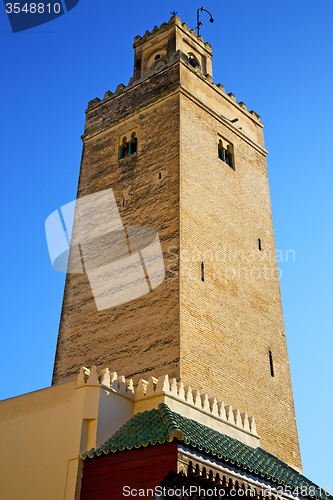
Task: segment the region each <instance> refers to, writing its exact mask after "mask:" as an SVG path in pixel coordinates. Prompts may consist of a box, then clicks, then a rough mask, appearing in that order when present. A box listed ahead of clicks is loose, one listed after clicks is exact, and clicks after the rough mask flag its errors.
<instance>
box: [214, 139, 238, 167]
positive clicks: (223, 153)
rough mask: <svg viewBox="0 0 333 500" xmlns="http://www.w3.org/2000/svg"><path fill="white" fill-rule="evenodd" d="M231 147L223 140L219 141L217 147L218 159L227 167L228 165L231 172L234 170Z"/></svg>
mask: <svg viewBox="0 0 333 500" xmlns="http://www.w3.org/2000/svg"><path fill="white" fill-rule="evenodd" d="M233 156H234V155H233V147H232V144H231V143H229V142H227V141H226V140H225V139H223V140H222V139H220V140H219V145H218V157H219V158H220V160H222V161H224V163H226V164H227V165H229V167H230V168H232V169H233V170H234V169H235V167H234V158H233Z"/></svg>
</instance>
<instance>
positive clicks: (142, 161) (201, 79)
mask: <svg viewBox="0 0 333 500" xmlns="http://www.w3.org/2000/svg"><path fill="white" fill-rule="evenodd" d="M176 28H177V27H175V28H174V29H176ZM191 36H192V37H193V38H195V37H196V35H195V34H192V35H191ZM173 38H175V37H174V35H173ZM169 45H170V44H169ZM140 50H141V49H140ZM170 50H171V49H170ZM172 50H175V47H173V49H172ZM168 57H169V62H166V63H164V66H162V67H160V69H159V70H158V71H152V72H151V73H150V74H147V75H144V77H143V78H141V79H138V80H137V81H136V82H134V84H132V85H129V86H128V87H126V88H124V89H122V90H121V91H120V92H119V93H118V94H116V95H112V96H111V97H108V98H106V99H104V100H103V101H100V102H99V100H96V102H95V103H94V105H93V106H91V107H89V108H88V110H87V119H86V127H85V133H84V135H83V154H82V161H81V169H80V177H79V186H78V195H77V196H78V198H81V197H84V196H86V195H89V194H91V193H96V192H99V191H102V190H104V189H108V188H112V189H113V192H114V195H115V198H116V201H117V205H118V208H119V211H120V214H121V218H122V222H123V224H124V226H125V227H126V226H129V225H137V226H149V227H152V228H154V229H155V230H156V231H157V232H158V235H159V238H160V241H161V245H162V250H163V257H164V264H165V272H166V278H165V280H164V281H163V283H162V284H161V285H159V286H158V287H157V288H156V289H154V290H153V291H151V292H150V293H148V294H146V295H143V296H142V297H140V298H138V299H136V300H133V301H131V302H128V303H125V304H122V305H120V306H117V307H115V308H112V309H107V310H103V311H97V308H96V305H95V302H94V298H93V294H92V291H91V288H90V285H89V281H88V278H87V275H86V274H85V273H83V274H68V275H67V278H66V285H65V292H64V300H63V307H62V314H61V320H60V328H59V337H58V344H57V352H56V359H55V367H54V374H53V383H54V384H57V383H61V382H64V381H66V380H70V379H73V378H74V377H75V376H76V375H77V373H78V371H79V369H80V367H81V366H88V367H89V366H92V365H93V364H95V365H97V367H98V368H100V369H102V368H105V367H108V368H109V369H110V370H111V371H117V372H118V374H119V375H125V376H126V377H133V380H134V383H136V382H137V381H138V380H139V378H141V377H143V378H145V379H148V377H149V376H151V375H153V376H154V377H159V376H160V375H164V374H168V375H169V376H170V377H176V378H177V379H181V380H182V381H183V383H184V385H190V386H191V388H192V389H199V390H200V391H202V392H207V393H208V395H209V396H210V397H216V398H217V399H218V401H219V400H222V401H223V402H224V404H229V405H232V407H233V408H239V409H240V410H241V411H246V412H247V414H249V415H253V416H254V417H255V420H256V425H257V430H258V434H259V435H260V437H261V444H260V446H261V447H262V448H264V449H265V450H267V451H268V452H270V453H272V454H274V455H275V456H277V457H278V458H280V459H281V460H283V461H285V462H287V463H288V464H290V465H291V466H293V467H296V468H299V469H300V468H301V460H300V452H299V445H298V437H297V428H296V420H295V412H294V405H293V395H292V388H291V379H290V371H289V361H288V353H287V345H286V337H285V331H284V323H283V314H282V304H281V297H280V287H279V278H278V269H277V262H276V256H275V242H274V233H273V225H272V215H271V205H270V195H269V186H268V177H267V166H266V151H265V149H264V142H263V135H262V124H261V122H260V120H259V117H258V115H256V114H251V113H249V112H248V111H247V110H246V108H245V109H244V108H243V107H242V106H240V105H239V104H238V103H237V102H236V101H235V100H234V98H233V96H228V95H227V94H225V92H224V91H223V90H221V88H218V87H217V86H215V85H214V83H213V82H212V80H211V78H210V79H209V78H205V75H202V74H201V73H200V71H198V70H197V69H196V68H193V67H192V66H190V64H188V60H186V57H184V55H183V54H182V53H181V51H178V52H177V51H175V52H174V53H173V54H172V57H171V54H170V53H168ZM139 62H140V61H139ZM139 67H140V66H139V63H138V62H137V61H136V71H137V73H139V70H138V68H139ZM233 118H238V120H237V121H232V119H233ZM133 129H134V130H135V131H136V134H137V137H138V151H137V153H135V154H134V155H131V156H129V157H127V158H125V159H123V160H119V144H120V142H119V140H120V138H121V137H122V136H123V135H126V133H127V132H128V131H131V130H133ZM220 140H222V142H223V141H225V142H227V143H228V144H231V145H232V146H233V161H234V168H231V167H230V166H229V165H228V164H227V163H225V162H223V161H222V160H221V159H220V158H219V157H218V144H219V141H220ZM123 204H124V206H123ZM259 239H260V245H261V249H259ZM202 265H203V267H204V280H202ZM270 353H271V355H272V359H273V367H274V376H272V372H271V364H270Z"/></svg>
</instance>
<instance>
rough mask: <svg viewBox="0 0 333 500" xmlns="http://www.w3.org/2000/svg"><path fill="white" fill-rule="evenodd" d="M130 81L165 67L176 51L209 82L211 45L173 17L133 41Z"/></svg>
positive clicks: (211, 76) (211, 55) (175, 16)
mask: <svg viewBox="0 0 333 500" xmlns="http://www.w3.org/2000/svg"><path fill="white" fill-rule="evenodd" d="M133 48H134V50H135V54H134V75H133V76H134V78H136V79H139V78H143V77H145V75H148V74H149V73H150V72H151V71H154V70H155V69H156V67H157V66H158V65H163V64H165V63H166V62H167V61H168V60H169V58H170V57H171V56H172V55H173V54H174V53H175V52H176V51H178V50H179V51H181V52H182V53H184V54H186V56H187V57H188V59H189V61H190V64H191V65H192V66H193V67H194V68H196V69H197V70H198V71H200V72H201V73H202V74H203V75H204V76H206V77H207V78H210V79H212V78H213V74H212V57H213V51H212V46H211V45H210V44H209V43H208V42H204V40H203V38H202V36H199V37H198V36H197V34H196V33H195V30H194V29H192V30H190V28H189V27H188V26H187V24H186V23H183V22H182V21H181V20H180V18H179V17H178V16H177V15H173V16H172V17H171V18H170V20H169V22H167V23H162V24H161V26H160V27H158V26H154V28H153V30H152V31H151V32H149V31H148V30H147V31H146V33H145V34H144V35H143V36H140V35H138V36H136V37H135V38H134V45H133Z"/></svg>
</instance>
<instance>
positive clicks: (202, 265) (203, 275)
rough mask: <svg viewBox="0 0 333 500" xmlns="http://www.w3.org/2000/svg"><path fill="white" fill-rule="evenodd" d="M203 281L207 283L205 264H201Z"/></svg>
mask: <svg viewBox="0 0 333 500" xmlns="http://www.w3.org/2000/svg"><path fill="white" fill-rule="evenodd" d="M201 281H205V267H204V263H203V262H201Z"/></svg>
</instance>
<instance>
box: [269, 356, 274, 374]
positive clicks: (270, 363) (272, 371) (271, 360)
mask: <svg viewBox="0 0 333 500" xmlns="http://www.w3.org/2000/svg"><path fill="white" fill-rule="evenodd" d="M269 366H270V369H271V376H272V377H274V366H273V355H272V351H269Z"/></svg>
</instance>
